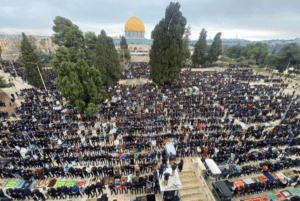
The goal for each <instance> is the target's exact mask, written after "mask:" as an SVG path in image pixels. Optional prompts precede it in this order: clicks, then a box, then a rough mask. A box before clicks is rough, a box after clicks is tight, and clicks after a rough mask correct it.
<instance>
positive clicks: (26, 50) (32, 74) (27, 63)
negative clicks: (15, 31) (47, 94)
mask: <svg viewBox="0 0 300 201" xmlns="http://www.w3.org/2000/svg"><path fill="white" fill-rule="evenodd" d="M21 53H22V58H23V65H24V68H25V77H26V79H27V81H28V82H29V84H31V85H33V86H35V87H39V86H41V85H42V84H43V82H42V80H41V76H40V74H39V71H38V68H39V70H40V72H41V74H42V77H43V79H44V80H45V78H46V76H45V74H44V71H43V70H42V68H41V64H40V63H38V62H39V61H40V58H39V56H38V55H37V54H36V53H35V51H34V48H33V47H32V46H31V44H30V43H29V41H28V39H27V36H26V35H25V33H22V42H21ZM37 65H38V68H37Z"/></svg>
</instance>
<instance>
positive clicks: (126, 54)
mask: <svg viewBox="0 0 300 201" xmlns="http://www.w3.org/2000/svg"><path fill="white" fill-rule="evenodd" d="M120 47H121V50H122V54H123V59H122V61H124V58H125V59H126V60H127V61H129V60H130V59H131V55H130V51H129V49H128V44H127V40H126V38H125V37H124V36H122V38H121V41H120Z"/></svg>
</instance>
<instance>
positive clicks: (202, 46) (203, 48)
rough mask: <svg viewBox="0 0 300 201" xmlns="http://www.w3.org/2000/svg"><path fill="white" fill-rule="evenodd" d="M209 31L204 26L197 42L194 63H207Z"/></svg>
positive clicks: (193, 57)
mask: <svg viewBox="0 0 300 201" xmlns="http://www.w3.org/2000/svg"><path fill="white" fill-rule="evenodd" d="M206 36H207V31H206V30H205V29H204V28H203V29H202V31H201V33H200V36H199V39H198V41H197V42H196V44H195V51H194V54H193V56H192V61H193V63H194V65H196V64H200V65H205V64H206V63H207V42H206Z"/></svg>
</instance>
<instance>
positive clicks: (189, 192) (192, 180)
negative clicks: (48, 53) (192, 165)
mask: <svg viewBox="0 0 300 201" xmlns="http://www.w3.org/2000/svg"><path fill="white" fill-rule="evenodd" d="M179 177H180V180H181V183H182V187H183V188H182V189H181V190H180V191H179V195H180V198H181V200H182V201H206V198H205V194H203V193H205V192H202V190H201V184H200V179H199V178H197V175H196V173H195V172H194V171H184V172H180V173H179Z"/></svg>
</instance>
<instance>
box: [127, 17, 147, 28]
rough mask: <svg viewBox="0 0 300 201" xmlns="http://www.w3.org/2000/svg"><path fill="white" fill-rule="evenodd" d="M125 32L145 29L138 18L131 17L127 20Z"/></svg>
mask: <svg viewBox="0 0 300 201" xmlns="http://www.w3.org/2000/svg"><path fill="white" fill-rule="evenodd" d="M125 31H145V27H144V24H143V22H142V21H141V20H140V19H139V18H137V17H132V18H130V19H129V20H127V22H126V24H125Z"/></svg>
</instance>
